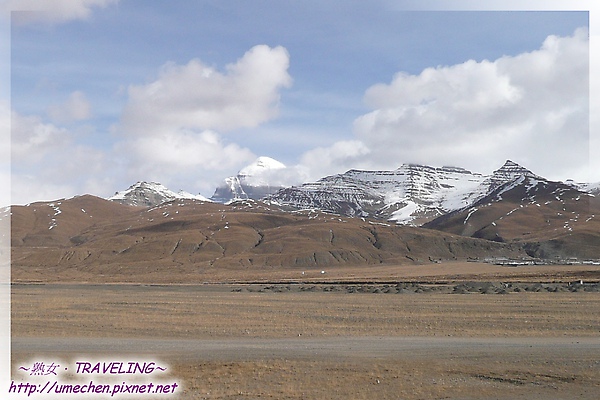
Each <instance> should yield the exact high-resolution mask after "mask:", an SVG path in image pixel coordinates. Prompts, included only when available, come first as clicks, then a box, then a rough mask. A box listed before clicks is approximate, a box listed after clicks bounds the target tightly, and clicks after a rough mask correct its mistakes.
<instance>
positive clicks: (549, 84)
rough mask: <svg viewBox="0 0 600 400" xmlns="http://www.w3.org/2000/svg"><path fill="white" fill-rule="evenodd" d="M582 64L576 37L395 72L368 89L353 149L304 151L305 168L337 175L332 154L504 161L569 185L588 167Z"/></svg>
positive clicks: (380, 163) (459, 162) (583, 45)
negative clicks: (515, 52)
mask: <svg viewBox="0 0 600 400" xmlns="http://www.w3.org/2000/svg"><path fill="white" fill-rule="evenodd" d="M588 57H589V51H588V33H587V30H586V29H578V30H577V31H576V32H575V33H574V35H573V36H570V37H555V36H550V37H548V38H547V39H546V40H545V41H544V43H543V44H542V46H541V47H540V49H539V50H536V51H532V52H529V53H523V54H520V55H517V56H504V57H501V58H499V59H497V60H495V61H487V60H484V61H481V62H476V61H473V60H470V61H466V62H465V63H462V64H458V65H453V66H439V67H436V68H428V69H425V70H424V71H422V72H421V73H420V74H419V75H410V74H406V73H398V74H397V75H395V76H394V78H393V79H392V81H391V82H390V83H389V84H376V85H373V86H372V87H371V88H369V89H368V90H367V91H366V94H365V102H366V103H367V105H369V106H370V107H372V108H373V111H372V112H370V113H368V114H365V115H363V116H361V117H359V118H357V119H356V120H355V123H354V127H355V134H356V138H357V140H356V141H354V142H347V141H346V142H341V143H337V144H335V145H333V146H332V147H330V148H327V149H317V150H313V151H311V152H308V153H307V154H306V155H305V156H304V158H303V163H306V165H307V166H308V167H309V168H310V169H312V170H316V169H319V168H320V169H321V170H322V171H324V172H325V171H331V170H332V169H334V168H335V167H336V166H337V167H338V169H339V170H338V171H336V172H343V170H344V168H347V167H348V166H349V163H347V162H346V160H347V159H346V158H345V157H340V158H338V159H336V156H339V155H340V154H345V153H347V154H349V155H350V156H351V159H352V161H353V162H355V163H356V164H355V165H365V166H368V167H370V168H386V169H393V168H397V167H398V166H399V165H400V164H402V163H408V162H416V163H423V164H429V165H439V166H441V165H456V166H462V167H466V168H469V169H472V170H475V171H478V172H484V173H487V172H491V170H493V169H494V168H497V167H499V166H500V165H501V164H502V163H503V161H504V160H506V159H509V158H510V159H513V160H514V161H516V162H520V163H522V164H524V166H526V167H528V168H530V169H532V170H533V171H534V172H536V173H538V174H540V175H544V176H547V177H549V178H553V179H566V178H569V177H573V176H571V174H575V173H577V172H578V171H580V170H581V169H582V166H584V165H587V154H588V144H589V143H588V134H589V130H588V114H589V113H588V104H589V99H588V85H589V81H588V78H589V75H588ZM352 143H354V144H352ZM352 145H354V146H356V153H355V154H353V153H352V150H351V148H350V147H351V146H352ZM340 146H341V147H342V150H341V151H340V149H339V147H340ZM324 159H325V160H327V161H325V162H323V160H324ZM329 160H332V161H329ZM321 165H322V167H321ZM328 173H330V172H328Z"/></svg>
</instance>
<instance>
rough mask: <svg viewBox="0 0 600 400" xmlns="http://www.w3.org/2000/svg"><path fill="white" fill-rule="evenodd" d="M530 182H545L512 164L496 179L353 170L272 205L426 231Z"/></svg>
mask: <svg viewBox="0 0 600 400" xmlns="http://www.w3.org/2000/svg"><path fill="white" fill-rule="evenodd" d="M525 180H527V182H528V184H529V189H528V190H534V188H535V187H536V186H537V185H538V184H542V183H543V182H544V181H546V180H545V179H544V178H542V177H539V176H537V175H535V174H534V173H533V172H531V171H529V170H528V169H526V168H524V167H522V166H520V165H519V164H517V163H515V162H513V161H511V160H508V161H506V162H505V164H504V165H503V166H502V167H500V168H499V169H498V170H496V171H494V172H493V173H492V174H491V175H487V176H486V175H482V174H479V173H474V172H471V171H468V170H466V169H463V168H458V167H441V168H436V167H429V166H425V165H415V164H404V165H402V166H401V167H400V168H398V169H397V170H395V171H360V170H350V171H348V172H346V173H344V174H338V175H332V176H328V177H325V178H322V179H320V180H318V181H317V182H314V183H307V184H304V185H301V186H295V187H291V188H286V189H283V190H281V191H279V192H278V193H277V194H275V195H273V196H271V197H270V198H269V200H271V201H273V202H276V203H277V204H279V205H281V206H287V207H291V208H294V209H300V208H318V209H321V210H324V211H328V212H333V213H338V214H342V215H348V216H359V217H375V218H384V219H387V220H390V221H395V222H396V223H400V224H409V225H422V224H423V223H425V222H427V221H429V220H432V219H434V218H437V217H438V216H441V215H444V214H447V213H450V212H453V211H457V210H463V209H467V208H469V207H471V206H472V205H473V204H475V203H476V202H478V201H479V200H481V199H483V198H484V197H486V196H488V195H489V194H490V193H494V192H495V194H496V196H497V199H500V198H501V197H502V194H503V193H504V192H506V191H509V190H510V189H512V188H514V187H515V186H517V185H519V184H523V183H524V182H525Z"/></svg>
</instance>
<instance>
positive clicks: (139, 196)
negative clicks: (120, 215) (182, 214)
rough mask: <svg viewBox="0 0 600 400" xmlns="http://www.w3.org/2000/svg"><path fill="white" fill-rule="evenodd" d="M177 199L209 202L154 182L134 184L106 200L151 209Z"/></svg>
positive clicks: (199, 196)
mask: <svg viewBox="0 0 600 400" xmlns="http://www.w3.org/2000/svg"><path fill="white" fill-rule="evenodd" d="M177 199H191V200H199V201H210V200H209V199H207V198H206V197H204V196H201V195H194V194H191V193H188V192H185V191H180V192H178V193H176V192H173V191H172V190H169V189H167V188H166V187H165V186H163V185H161V184H160V183H156V182H136V183H135V184H133V185H131V186H130V187H129V188H128V189H127V190H123V191H121V192H117V193H115V194H114V196H111V197H109V198H108V200H111V201H116V202H118V203H121V204H127V205H131V206H142V207H153V206H156V205H158V204H161V203H165V202H168V201H173V200H177Z"/></svg>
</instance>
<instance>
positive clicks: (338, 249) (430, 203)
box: [0, 160, 600, 282]
mask: <svg viewBox="0 0 600 400" xmlns="http://www.w3.org/2000/svg"><path fill="white" fill-rule="evenodd" d="M262 161H263V162H262V163H261V164H262V166H259V165H258V163H257V166H256V169H255V170H256V171H259V172H258V175H262V178H261V179H256V176H255V175H254V176H253V170H252V168H250V169H246V170H245V171H243V172H244V173H243V174H242V173H240V174H239V175H240V176H242V177H244V179H239V176H238V182H239V183H240V187H241V189H242V190H243V193H244V194H243V197H242V198H241V199H240V198H239V197H236V196H233V198H232V199H231V200H228V201H227V202H226V203H219V202H216V201H214V200H215V198H217V196H213V199H212V200H210V199H207V198H204V197H201V196H197V195H192V194H189V193H185V192H179V193H175V192H173V191H170V190H169V189H167V188H165V187H164V186H162V185H160V184H157V183H144V182H138V183H136V184H135V185H132V186H131V187H130V188H129V189H127V190H125V191H123V192H118V193H116V194H115V195H114V196H112V197H110V199H102V198H99V197H95V196H91V195H84V196H76V197H73V198H69V199H61V200H56V201H53V202H37V203H32V204H28V205H26V206H12V207H10V209H8V208H7V209H4V210H2V212H0V219H3V218H7V217H8V214H10V216H11V224H12V229H11V244H12V247H11V252H12V255H11V261H12V271H13V272H12V273H13V277H15V279H17V280H24V281H32V280H33V281H35V280H36V279H38V278H39V279H40V280H45V279H47V278H48V277H49V276H51V277H52V279H56V280H62V279H66V280H69V279H76V280H86V279H89V280H112V281H151V282H158V281H162V282H167V281H169V282H171V281H178V282H192V281H195V282H197V281H202V280H205V279H213V278H214V277H215V276H217V275H218V274H223V273H225V271H229V272H230V273H232V274H233V275H235V274H238V273H242V272H243V273H253V274H258V275H260V273H261V271H267V270H268V271H273V269H277V270H278V271H279V270H281V271H288V272H289V271H292V272H293V271H297V270H298V271H300V270H302V271H304V270H306V269H308V270H311V269H317V270H320V269H324V268H331V267H344V268H346V267H348V266H364V267H365V268H368V266H373V265H390V264H392V265H402V264H407V263H409V264H422V263H431V262H439V261H444V260H467V259H485V258H490V257H492V258H498V257H500V258H510V259H514V258H518V259H530V260H539V259H543V260H545V262H556V261H557V260H568V259H570V258H577V259H579V260H586V259H587V260H598V259H600V198H599V197H598V196H597V194H598V185H592V184H575V183H573V182H570V181H568V182H554V181H550V180H547V179H544V178H542V177H540V176H538V175H536V174H534V173H533V172H531V171H529V170H527V169H526V168H523V167H522V166H520V165H518V164H516V163H514V162H512V161H507V162H506V163H505V164H504V165H503V166H501V167H500V168H499V169H498V170H496V171H494V172H493V173H492V174H490V175H482V174H477V173H473V172H470V171H467V170H465V169H461V168H456V167H441V168H434V167H428V166H420V165H412V164H409V165H402V166H401V167H400V168H398V169H397V170H394V171H359V170H350V171H348V172H346V173H344V174H339V175H333V176H329V177H325V178H323V179H320V180H318V181H317V182H313V183H306V184H302V185H299V186H293V187H284V188H281V189H278V190H277V191H275V192H274V193H272V194H268V191H266V192H265V191H264V188H265V187H268V188H273V187H275V186H277V185H271V184H270V182H269V181H268V180H264V179H263V178H264V177H265V176H268V174H266V173H264V171H268V170H269V165H275V166H276V168H275V170H276V171H277V170H282V169H284V168H285V167H281V166H278V165H277V164H274V163H271V162H269V161H268V160H266V161H267V162H264V161H265V160H262ZM279 172H281V171H279ZM253 184H254V187H253V188H252V190H249V188H250V187H251V186H253ZM244 186H245V187H244ZM236 190H237V189H236ZM236 190H232V193H242V191H236ZM217 192H218V190H217V191H216V192H215V193H217ZM221 193H222V192H221ZM259 193H263V194H264V193H267V195H266V197H263V198H262V200H254V199H252V196H259ZM225 197H226V196H222V197H221V198H222V199H223V200H224V199H225ZM293 273H295V272H293ZM215 274H216V275H215ZM228 276H231V275H228ZM255 276H256V275H255ZM286 276H287V275H286Z"/></svg>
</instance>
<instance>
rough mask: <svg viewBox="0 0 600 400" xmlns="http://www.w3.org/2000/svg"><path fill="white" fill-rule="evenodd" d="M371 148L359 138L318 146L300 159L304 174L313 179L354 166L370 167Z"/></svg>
mask: <svg viewBox="0 0 600 400" xmlns="http://www.w3.org/2000/svg"><path fill="white" fill-rule="evenodd" d="M370 153H371V150H370V149H369V148H368V147H367V146H366V145H365V144H364V143H363V142H361V141H359V140H343V141H339V142H336V143H334V144H333V145H331V146H329V147H317V148H315V149H312V150H309V151H307V152H306V153H304V154H303V155H302V157H301V160H300V165H301V166H302V168H301V169H302V170H304V175H305V176H307V177H309V179H311V180H315V179H318V178H322V177H323V176H326V175H331V174H335V173H339V172H344V171H346V170H348V169H352V168H365V169H368V168H370V167H371V166H372V164H371V163H370V162H368V158H369V154H370Z"/></svg>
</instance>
